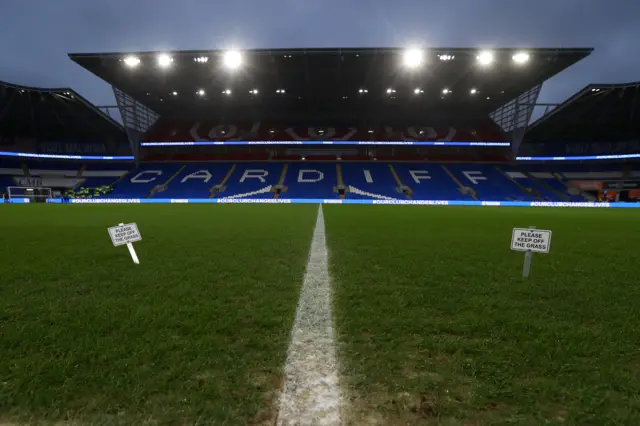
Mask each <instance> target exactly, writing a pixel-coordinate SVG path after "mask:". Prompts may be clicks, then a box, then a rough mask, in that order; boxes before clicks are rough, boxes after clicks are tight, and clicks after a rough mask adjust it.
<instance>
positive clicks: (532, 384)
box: [325, 206, 640, 425]
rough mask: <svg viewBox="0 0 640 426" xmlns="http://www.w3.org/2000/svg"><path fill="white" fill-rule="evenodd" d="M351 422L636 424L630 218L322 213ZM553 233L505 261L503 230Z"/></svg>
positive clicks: (487, 212) (635, 281) (639, 377)
mask: <svg viewBox="0 0 640 426" xmlns="http://www.w3.org/2000/svg"><path fill="white" fill-rule="evenodd" d="M325 219H326V223H327V232H328V245H329V252H330V266H331V269H330V272H331V274H332V279H333V286H334V288H335V302H334V303H335V312H336V314H335V315H336V325H337V330H338V333H339V338H340V344H341V350H340V354H341V355H342V364H343V369H344V371H343V373H344V374H345V376H346V382H347V383H348V386H349V396H350V400H351V404H352V409H351V412H350V419H351V422H352V423H353V424H391V425H393V424H434V425H495V424H518V425H539V424H580V425H603V424H625V425H637V424H640V368H639V366H640V364H639V360H640V350H639V349H638V342H639V341H640V309H638V304H639V302H640V278H639V275H638V260H639V259H640V258H639V254H640V249H639V247H640V232H638V231H639V230H640V222H639V221H638V213H637V212H633V211H629V210H617V211H616V210H595V209H530V208H513V209H508V208H455V207H406V208H404V207H398V206H374V207H372V206H325ZM530 225H535V226H537V227H538V228H539V229H551V230H553V240H552V246H551V253H550V254H547V255H537V254H536V255H534V259H533V267H532V276H531V278H530V279H529V280H523V279H522V277H521V271H522V261H523V254H522V253H517V252H511V251H510V250H509V244H510V239H511V229H512V228H513V227H528V226H530Z"/></svg>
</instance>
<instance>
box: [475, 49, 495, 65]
mask: <svg viewBox="0 0 640 426" xmlns="http://www.w3.org/2000/svg"><path fill="white" fill-rule="evenodd" d="M493 59H494V58H493V52H491V51H489V50H485V51H482V52H480V53H479V54H478V62H479V63H480V65H490V64H491V63H492V62H493Z"/></svg>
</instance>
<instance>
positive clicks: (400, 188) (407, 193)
mask: <svg viewBox="0 0 640 426" xmlns="http://www.w3.org/2000/svg"><path fill="white" fill-rule="evenodd" d="M389 171H390V172H391V175H392V176H393V179H394V180H395V181H396V183H397V184H398V186H397V191H398V192H402V193H403V194H404V196H405V197H406V198H407V200H412V199H413V194H412V193H411V188H409V187H408V186H405V185H404V184H403V183H402V179H400V176H398V173H397V172H396V169H394V168H393V164H389Z"/></svg>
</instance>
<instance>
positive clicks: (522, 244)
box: [511, 226, 551, 278]
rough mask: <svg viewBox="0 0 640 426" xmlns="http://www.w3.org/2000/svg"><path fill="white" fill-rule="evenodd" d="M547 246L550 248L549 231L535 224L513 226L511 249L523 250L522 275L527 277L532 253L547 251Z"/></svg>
mask: <svg viewBox="0 0 640 426" xmlns="http://www.w3.org/2000/svg"><path fill="white" fill-rule="evenodd" d="M549 248H551V231H546V230H542V229H536V227H535V226H531V227H529V228H513V232H512V233H511V250H515V251H523V252H525V254H524V264H523V265H522V276H523V277H525V278H527V277H529V272H530V271H531V259H532V258H533V253H549Z"/></svg>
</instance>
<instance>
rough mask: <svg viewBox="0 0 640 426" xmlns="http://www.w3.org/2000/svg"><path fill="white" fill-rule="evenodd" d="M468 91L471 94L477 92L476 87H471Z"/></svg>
mask: <svg viewBox="0 0 640 426" xmlns="http://www.w3.org/2000/svg"><path fill="white" fill-rule="evenodd" d="M469 93H471V94H472V95H475V94H476V93H478V89H475V88H474V89H471V90H469Z"/></svg>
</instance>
